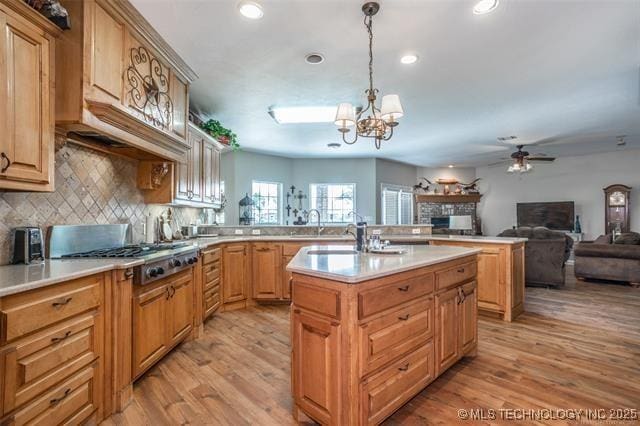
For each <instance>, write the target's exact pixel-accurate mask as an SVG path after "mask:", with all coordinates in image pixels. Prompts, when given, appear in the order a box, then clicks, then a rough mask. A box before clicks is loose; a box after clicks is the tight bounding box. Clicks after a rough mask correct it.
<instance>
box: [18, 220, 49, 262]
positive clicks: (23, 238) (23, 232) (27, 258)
mask: <svg viewBox="0 0 640 426" xmlns="http://www.w3.org/2000/svg"><path fill="white" fill-rule="evenodd" d="M43 260H44V238H43V237H42V230H41V229H40V228H38V227H35V226H25V227H21V228H16V229H15V230H14V241H13V263H26V264H30V263H36V262H42V261H43Z"/></svg>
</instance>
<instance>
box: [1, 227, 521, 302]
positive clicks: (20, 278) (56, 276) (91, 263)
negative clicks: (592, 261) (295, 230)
mask: <svg viewBox="0 0 640 426" xmlns="http://www.w3.org/2000/svg"><path fill="white" fill-rule="evenodd" d="M380 237H381V239H382V240H390V241H392V242H397V243H402V242H424V243H426V242H427V241H430V240H449V241H471V242H485V243H506V244H515V243H519V242H524V241H526V238H500V237H476V236H459V235H451V236H447V235H429V234H419V235H413V234H404V235H384V234H382V235H381V236H380ZM185 241H186V242H187V243H190V244H191V245H193V246H196V247H198V248H199V249H205V248H207V247H210V246H214V245H217V244H223V243H232V242H251V241H283V242H292V243H293V242H301V243H304V242H312V241H335V242H338V243H344V244H350V243H353V241H354V239H353V237H352V236H351V235H321V236H319V237H318V236H316V235H237V236H236V235H229V236H220V237H205V238H197V239H193V240H185ZM324 247H325V248H326V247H327V246H324ZM407 248H408V250H409V253H413V252H414V251H415V250H420V249H425V248H427V246H424V247H420V246H413V248H412V247H411V246H408V247H407ZM427 249H428V248H427ZM436 249H438V248H437V247H435V246H434V247H431V248H430V249H428V250H436ZM439 249H455V250H461V248H455V247H448V248H447V247H443V246H439ZM430 253H435V252H433V251H431V252H430ZM382 256H383V258H386V257H388V256H391V255H382ZM325 257H326V256H325ZM342 257H345V256H342ZM454 258H455V257H454ZM342 260H344V259H341V261H342ZM393 262H394V261H390V260H386V264H389V265H390V264H392V263H393ZM406 262H407V261H405V263H404V264H403V265H406V264H407V263H406ZM143 263H144V261H143V260H141V259H52V260H46V261H45V262H44V263H41V264H33V265H4V266H0V297H2V296H8V295H10V294H15V293H20V292H24V291H28V290H33V289H35V288H38V287H44V286H48V285H52V284H56V283H60V282H64V281H68V280H72V279H75V278H81V277H84V276H88V275H92V274H97V273H100V272H106V271H110V270H112V269H126V268H130V267H133V266H137V265H141V264H143ZM409 263H410V264H413V263H411V262H409ZM436 263H437V262H436ZM427 264H429V263H427ZM424 265H426V264H424ZM424 265H418V266H424ZM400 266H402V265H400ZM413 267H415V266H411V267H409V268H408V269H412V268H413ZM367 271H368V272H367ZM363 273H375V271H371V270H368V269H366V268H365V269H364V270H363ZM379 276H383V275H379ZM334 278H335V277H334ZM367 279H369V278H367ZM353 282H357V281H353Z"/></svg>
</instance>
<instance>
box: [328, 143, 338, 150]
mask: <svg viewBox="0 0 640 426" xmlns="http://www.w3.org/2000/svg"><path fill="white" fill-rule="evenodd" d="M327 146H328V147H329V148H333V149H336V148H340V147H341V146H342V145H341V144H339V143H337V142H331V143H328V144H327Z"/></svg>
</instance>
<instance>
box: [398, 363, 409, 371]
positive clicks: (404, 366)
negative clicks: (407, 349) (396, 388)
mask: <svg viewBox="0 0 640 426" xmlns="http://www.w3.org/2000/svg"><path fill="white" fill-rule="evenodd" d="M408 369H409V363H406V364H405V365H403V366H402V367H398V370H399V371H407V370H408Z"/></svg>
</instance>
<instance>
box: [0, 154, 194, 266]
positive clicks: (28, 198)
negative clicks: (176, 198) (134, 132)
mask: <svg viewBox="0 0 640 426" xmlns="http://www.w3.org/2000/svg"><path fill="white" fill-rule="evenodd" d="M136 173H137V164H136V161H135V160H129V159H126V158H122V157H117V156H111V155H107V154H103V153H101V152H97V151H93V150H90V149H87V148H84V147H80V146H77V145H73V144H67V145H65V146H64V147H63V148H62V149H60V150H59V151H58V152H56V156H55V188H56V189H55V192H49V193H46V192H45V193H38V192H0V264H7V263H9V262H10V261H11V255H12V252H11V248H12V246H13V241H12V240H11V238H12V234H11V229H12V228H15V227H17V226H40V227H41V228H43V230H45V231H46V228H47V227H48V226H51V225H76V224H106V223H130V224H131V225H132V231H133V232H132V234H133V235H132V237H133V241H134V242H140V241H142V240H143V239H144V235H143V234H142V230H143V225H142V224H143V223H144V222H145V217H146V215H147V214H149V213H151V214H152V215H154V216H157V215H159V214H160V213H161V212H162V211H163V210H165V209H166V208H167V207H166V206H159V205H149V204H145V203H144V198H143V194H142V192H141V191H140V190H139V189H138V188H137V187H136ZM172 210H173V211H174V216H175V218H176V220H177V222H178V223H179V224H181V225H182V224H188V223H192V222H195V220H196V218H197V217H198V215H199V214H200V209H194V208H172Z"/></svg>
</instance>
